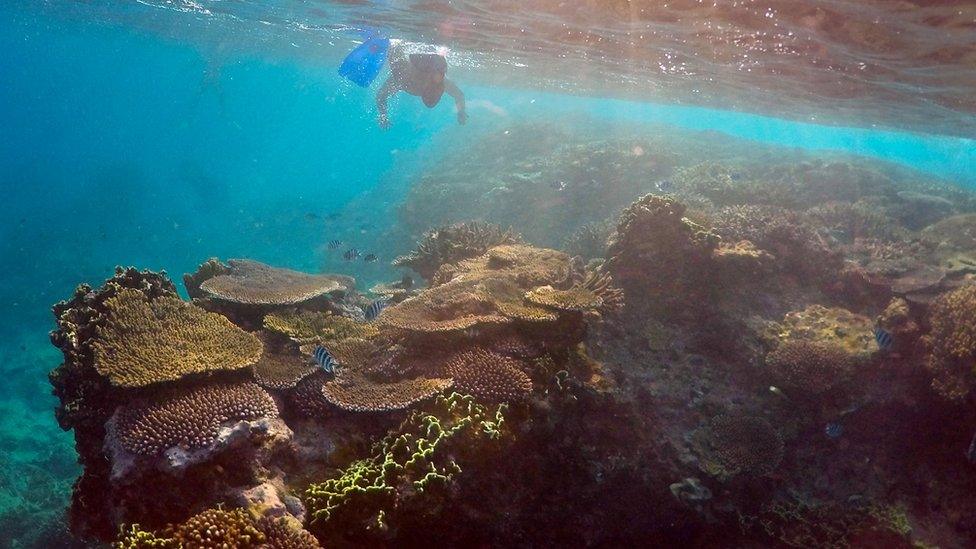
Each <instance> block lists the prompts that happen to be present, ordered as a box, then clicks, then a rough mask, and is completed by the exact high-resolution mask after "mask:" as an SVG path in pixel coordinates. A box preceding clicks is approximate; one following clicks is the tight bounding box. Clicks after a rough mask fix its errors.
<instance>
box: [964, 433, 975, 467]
mask: <svg viewBox="0 0 976 549" xmlns="http://www.w3.org/2000/svg"><path fill="white" fill-rule="evenodd" d="M966 459H968V460H969V463H976V434H974V435H973V440H972V441H971V442H970V443H969V448H967V449H966Z"/></svg>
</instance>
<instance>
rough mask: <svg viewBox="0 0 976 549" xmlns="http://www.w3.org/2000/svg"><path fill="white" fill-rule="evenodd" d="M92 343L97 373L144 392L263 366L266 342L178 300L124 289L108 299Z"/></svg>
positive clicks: (116, 382)
mask: <svg viewBox="0 0 976 549" xmlns="http://www.w3.org/2000/svg"><path fill="white" fill-rule="evenodd" d="M105 306H106V308H107V310H108V313H107V316H106V320H105V323H104V325H102V326H99V328H98V330H97V337H96V339H95V340H94V341H93V342H92V349H93V350H94V356H95V361H94V365H95V368H96V369H97V370H98V372H99V373H100V374H102V375H103V376H105V377H107V378H108V379H109V380H110V381H111V382H112V383H113V384H115V385H120V386H123V387H142V386H146V385H151V384H153V383H160V382H164V381H172V380H176V379H179V378H181V377H183V376H185V375H188V374H197V373H204V372H214V371H220V370H237V369H240V368H244V367H247V366H249V365H251V364H254V363H255V362H257V360H258V359H259V358H260V357H261V342H260V341H259V340H258V339H257V338H256V337H255V336H253V335H251V334H248V333H247V332H245V331H243V330H241V329H240V328H238V327H236V326H234V325H233V324H231V322H230V321H229V320H227V319H226V318H225V317H223V316H220V315H218V314H214V313H209V312H207V311H205V310H203V309H201V308H199V307H197V306H195V305H191V304H189V303H185V302H183V301H181V300H179V299H177V298H175V297H159V298H157V299H155V300H153V301H149V300H148V298H147V297H146V296H145V295H144V294H143V293H142V292H140V291H138V290H131V289H123V290H120V291H119V292H118V294H117V295H116V296H115V297H113V298H111V299H109V300H107V301H106V302H105Z"/></svg>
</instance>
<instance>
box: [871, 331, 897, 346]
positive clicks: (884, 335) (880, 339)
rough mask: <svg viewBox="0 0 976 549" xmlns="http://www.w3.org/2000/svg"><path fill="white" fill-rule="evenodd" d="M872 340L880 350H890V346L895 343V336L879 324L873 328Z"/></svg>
mask: <svg viewBox="0 0 976 549" xmlns="http://www.w3.org/2000/svg"><path fill="white" fill-rule="evenodd" d="M874 341H875V343H877V344H878V348H879V349H881V350H882V351H890V350H891V346H892V345H894V344H895V338H894V336H892V335H891V332H889V331H888V330H885V329H884V328H882V327H880V326H878V327H876V328H875V329H874Z"/></svg>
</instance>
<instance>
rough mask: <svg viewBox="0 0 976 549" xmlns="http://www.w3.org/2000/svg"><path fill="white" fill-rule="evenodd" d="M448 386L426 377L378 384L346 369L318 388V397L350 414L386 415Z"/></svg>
mask: <svg viewBox="0 0 976 549" xmlns="http://www.w3.org/2000/svg"><path fill="white" fill-rule="evenodd" d="M452 383H453V381H452V380H451V379H446V378H426V377H419V378H413V379H402V380H399V381H392V382H379V381H374V380H372V379H369V378H367V377H366V376H365V375H363V374H362V373H361V372H358V371H355V370H353V369H350V368H346V369H340V370H339V373H338V374H337V375H336V378H335V379H334V380H332V381H330V382H327V383H325V384H324V385H323V386H322V395H323V396H325V399H326V400H328V401H329V402H331V403H332V404H334V405H336V406H338V407H339V408H342V409H343V410H348V411H350V412H387V411H392V410H402V409H404V408H409V407H410V406H411V405H413V404H416V403H417V402H420V401H423V400H427V399H428V398H431V397H433V396H434V395H436V394H438V393H440V392H442V391H444V390H445V389H448V388H450V387H451V385H452Z"/></svg>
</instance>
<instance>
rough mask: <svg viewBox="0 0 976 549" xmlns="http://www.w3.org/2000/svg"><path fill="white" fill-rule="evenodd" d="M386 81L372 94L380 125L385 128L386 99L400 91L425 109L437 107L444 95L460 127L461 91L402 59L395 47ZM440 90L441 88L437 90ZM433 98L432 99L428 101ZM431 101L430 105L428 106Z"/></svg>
mask: <svg viewBox="0 0 976 549" xmlns="http://www.w3.org/2000/svg"><path fill="white" fill-rule="evenodd" d="M389 59H390V77H389V78H387V79H386V82H385V83H383V87H381V88H380V90H379V91H378V92H377V93H376V107H377V109H379V121H380V125H381V126H383V127H386V126H388V125H389V118H388V109H387V101H388V100H389V98H390V96H392V95H394V94H395V93H397V92H399V91H404V92H407V93H409V94H410V95H414V96H416V97H421V98H423V99H424V103H425V104H427V105H428V106H429V107H432V106H433V104H436V103H437V98H439V97H440V93H442V92H447V94H448V95H450V96H451V97H453V98H454V105H455V107H456V108H457V116H458V122H459V123H461V124H464V122H465V121H466V120H467V118H468V115H467V113H466V112H465V110H464V94H463V93H461V90H460V89H458V87H457V86H456V85H455V84H454V82H451V81H450V80H449V79H448V78H447V77H445V76H444V73H443V72H439V73H432V72H430V71H424V70H421V69H419V68H418V67H416V66H415V65H414V63H413V62H412V61H411V60H410V57H408V56H407V55H404V52H403V48H402V45H401V44H399V43H397V44H394V45H392V46H391V47H390V57H389ZM441 86H443V87H441ZM432 95H434V96H435V97H431V96H432ZM428 101H432V103H433V104H430V103H428Z"/></svg>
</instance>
